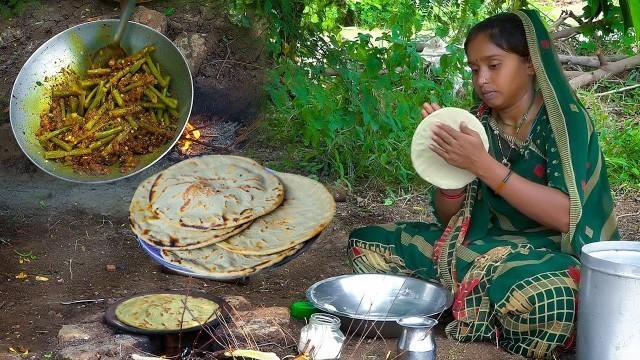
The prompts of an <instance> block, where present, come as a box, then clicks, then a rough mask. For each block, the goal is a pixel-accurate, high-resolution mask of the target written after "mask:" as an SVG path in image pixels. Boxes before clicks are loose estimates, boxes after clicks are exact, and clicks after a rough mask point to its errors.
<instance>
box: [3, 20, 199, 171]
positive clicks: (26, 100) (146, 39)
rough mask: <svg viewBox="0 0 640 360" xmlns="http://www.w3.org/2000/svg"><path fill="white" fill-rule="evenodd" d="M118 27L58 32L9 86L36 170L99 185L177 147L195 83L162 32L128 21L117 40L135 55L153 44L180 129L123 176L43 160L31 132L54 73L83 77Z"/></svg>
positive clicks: (22, 141) (21, 140)
mask: <svg viewBox="0 0 640 360" xmlns="http://www.w3.org/2000/svg"><path fill="white" fill-rule="evenodd" d="M118 23H119V21H118V20H115V19H114V20H101V21H93V22H88V23H84V24H80V25H77V26H74V27H72V28H69V29H67V30H65V31H63V32H61V33H59V34H57V35H56V36H54V37H52V38H51V39H49V40H48V41H47V42H46V43H44V44H43V45H42V46H41V47H40V48H38V49H37V50H36V51H35V52H34V53H33V54H32V55H31V57H30V58H29V59H28V60H27V62H26V63H25V64H24V66H23V67H22V69H21V70H20V73H19V74H18V77H17V78H16V81H15V83H14V85H13V90H12V92H11V100H10V104H9V116H10V120H11V127H12V129H13V133H14V135H15V137H16V140H17V142H18V144H19V145H20V148H22V151H24V153H25V154H26V155H27V157H29V159H30V160H31V161H32V162H33V163H34V164H36V165H37V166H38V167H39V168H40V169H42V170H44V171H45V172H47V173H49V174H51V175H53V176H56V177H58V178H60V179H64V180H69V181H74V182H82V183H101V182H109V181H114V180H117V179H122V178H126V177H128V176H131V175H133V174H136V173H138V172H140V171H142V170H144V169H146V168H147V167H149V166H151V165H152V164H154V163H155V162H156V161H158V160H159V159H160V158H162V157H163V156H164V155H165V154H166V153H167V152H168V151H169V150H170V149H171V148H172V147H173V145H175V143H176V142H177V141H178V139H179V138H180V136H181V134H182V132H183V131H184V128H185V126H186V124H187V121H188V119H189V115H190V113H191V106H192V102H193V81H192V78H191V72H190V70H189V66H188V65H187V62H186V60H185V58H184V56H183V55H182V53H181V52H180V50H178V48H177V47H176V46H175V45H174V44H173V42H171V40H169V39H168V38H167V37H165V36H164V35H162V34H161V33H159V32H157V31H155V30H154V29H152V28H150V27H148V26H145V25H142V24H138V23H135V22H129V24H128V26H127V28H126V31H125V33H124V35H123V38H122V41H121V45H122V47H123V48H124V50H125V51H126V52H127V53H128V54H133V53H135V52H137V51H138V50H140V49H142V48H143V47H145V46H146V45H153V46H154V47H155V51H154V52H153V54H152V57H153V59H154V61H157V62H158V63H159V64H160V65H161V66H162V71H163V74H166V75H169V76H170V77H171V85H170V88H169V90H170V91H171V93H172V96H174V97H175V98H177V100H178V104H179V105H178V113H179V117H178V126H177V129H176V131H175V133H174V134H173V137H172V138H171V140H170V141H169V142H167V143H166V144H165V145H164V146H162V147H161V148H160V149H158V150H156V151H155V152H153V153H149V154H146V155H142V156H141V157H140V163H139V164H138V166H137V167H136V168H134V169H132V170H131V171H128V172H126V173H121V172H120V171H119V170H118V169H117V168H116V167H115V166H114V169H112V171H111V172H110V174H107V175H88V174H84V173H80V172H77V171H73V169H71V167H70V166H65V165H63V164H61V163H58V162H55V161H50V160H46V159H45V158H44V155H43V153H44V149H43V148H42V146H41V145H40V144H39V142H38V140H37V139H36V137H35V135H34V134H35V132H36V131H37V129H38V127H39V124H40V114H41V113H42V112H43V110H46V109H47V108H48V106H49V103H50V94H51V87H52V84H53V82H54V81H55V78H56V75H58V74H59V73H60V71H61V70H62V69H64V68H67V67H70V68H71V69H72V70H74V71H75V72H76V73H83V72H84V71H85V70H86V69H87V66H88V62H89V60H90V59H89V56H90V55H91V54H92V53H93V52H95V51H96V50H98V49H100V48H103V47H105V46H107V45H109V44H110V43H111V42H113V38H114V34H115V32H116V28H117V26H118Z"/></svg>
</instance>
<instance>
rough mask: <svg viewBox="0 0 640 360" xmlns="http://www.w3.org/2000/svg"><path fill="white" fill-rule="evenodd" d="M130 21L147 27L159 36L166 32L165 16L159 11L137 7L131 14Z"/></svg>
mask: <svg viewBox="0 0 640 360" xmlns="http://www.w3.org/2000/svg"><path fill="white" fill-rule="evenodd" d="M131 19H132V20H133V21H135V22H138V23H141V24H144V25H147V26H148V27H150V28H152V29H154V30H156V31H158V32H159V33H161V34H164V33H165V32H166V31H167V16H166V15H164V14H163V13H161V12H159V11H156V10H151V9H149V8H146V7H144V6H138V7H136V9H135V11H134V12H133V15H132V18H131Z"/></svg>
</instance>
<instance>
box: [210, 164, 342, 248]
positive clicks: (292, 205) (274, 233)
mask: <svg viewBox="0 0 640 360" xmlns="http://www.w3.org/2000/svg"><path fill="white" fill-rule="evenodd" d="M275 175H276V176H277V177H278V178H279V179H280V181H281V182H282V184H284V190H285V193H284V200H283V201H282V203H281V204H280V206H279V207H278V208H277V209H275V210H274V211H272V212H270V213H268V214H267V215H264V216H261V217H259V218H258V219H256V220H254V221H253V223H252V224H251V225H250V226H249V227H248V228H246V229H245V230H244V231H242V232H240V233H238V234H236V235H234V236H231V237H229V238H227V239H226V240H224V241H220V242H217V243H216V244H217V245H218V246H220V247H221V248H224V249H226V250H228V251H232V252H235V253H238V254H243V255H267V254H275V253H278V252H280V251H283V250H286V249H288V248H290V247H292V246H296V245H298V244H300V243H302V242H304V241H306V240H308V239H310V238H312V237H314V236H315V235H317V234H319V233H320V232H321V231H322V230H323V229H324V228H325V227H326V226H327V225H328V224H329V222H330V221H331V219H333V216H334V214H335V212H336V203H335V201H334V200H333V196H331V194H330V193H329V191H327V189H326V188H325V187H324V186H323V185H322V184H321V183H319V182H317V181H315V180H313V179H310V178H308V177H305V176H301V175H296V174H288V173H275Z"/></svg>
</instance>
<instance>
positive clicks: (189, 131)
mask: <svg viewBox="0 0 640 360" xmlns="http://www.w3.org/2000/svg"><path fill="white" fill-rule="evenodd" d="M198 139H200V130H198V129H196V127H195V126H193V125H191V123H187V127H186V128H185V129H184V133H183V134H182V137H181V138H180V140H179V141H178V146H179V149H180V152H182V153H186V152H187V150H189V148H190V147H191V144H192V143H193V140H198Z"/></svg>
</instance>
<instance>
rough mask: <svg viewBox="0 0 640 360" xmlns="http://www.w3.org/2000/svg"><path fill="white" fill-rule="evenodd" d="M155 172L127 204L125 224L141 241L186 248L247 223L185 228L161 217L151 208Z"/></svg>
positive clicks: (218, 237) (226, 234) (209, 241)
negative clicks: (126, 220) (219, 227)
mask: <svg viewBox="0 0 640 360" xmlns="http://www.w3.org/2000/svg"><path fill="white" fill-rule="evenodd" d="M157 177H158V175H154V176H151V177H149V178H148V179H146V180H145V181H143V182H142V183H141V184H140V185H139V186H138V188H137V189H136V191H135V193H134V194H133V198H132V199H131V204H130V205H129V223H130V225H131V229H132V230H133V232H134V233H135V234H136V235H138V237H139V238H140V239H141V240H143V241H144V242H146V243H148V244H150V245H152V246H154V247H157V248H161V249H174V250H187V249H195V248H198V247H203V246H207V245H210V244H213V243H215V242H218V241H222V240H224V239H226V238H228V237H229V236H232V235H234V234H237V233H238V232H240V231H242V230H243V229H245V228H246V227H247V226H249V225H250V224H251V222H246V223H244V224H240V225H238V226H235V227H230V228H223V229H205V230H200V229H194V228H185V227H181V226H179V225H177V224H174V223H172V222H171V221H169V220H168V219H166V218H161V217H160V216H158V214H157V213H155V212H154V211H152V210H151V208H150V205H149V192H150V190H151V185H152V184H153V183H154V181H155V179H156V178H157Z"/></svg>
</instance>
